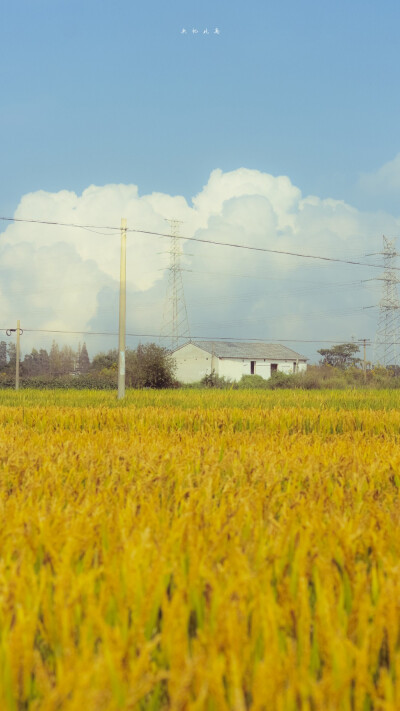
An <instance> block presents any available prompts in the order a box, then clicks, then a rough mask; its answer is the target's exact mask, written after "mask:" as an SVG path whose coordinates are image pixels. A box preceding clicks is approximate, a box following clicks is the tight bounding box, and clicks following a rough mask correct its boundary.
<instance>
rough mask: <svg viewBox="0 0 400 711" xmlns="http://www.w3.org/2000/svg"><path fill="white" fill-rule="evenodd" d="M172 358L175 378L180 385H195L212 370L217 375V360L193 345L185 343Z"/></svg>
mask: <svg viewBox="0 0 400 711" xmlns="http://www.w3.org/2000/svg"><path fill="white" fill-rule="evenodd" d="M173 357H174V360H175V363H176V371H175V377H176V379H177V380H180V382H181V383H196V382H198V381H199V380H201V379H202V378H204V376H205V375H209V374H210V373H211V369H212V368H213V369H214V372H216V373H218V358H215V357H213V356H212V355H211V353H206V352H205V351H203V350H201V348H198V347H197V346H195V345H194V344H193V343H187V344H186V346H183V347H182V348H180V349H179V350H178V351H176V352H175V353H174V354H173Z"/></svg>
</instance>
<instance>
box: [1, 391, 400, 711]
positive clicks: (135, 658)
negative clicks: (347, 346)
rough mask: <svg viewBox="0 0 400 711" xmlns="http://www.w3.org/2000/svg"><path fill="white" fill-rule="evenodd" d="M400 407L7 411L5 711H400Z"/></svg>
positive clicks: (186, 399)
mask: <svg viewBox="0 0 400 711" xmlns="http://www.w3.org/2000/svg"><path fill="white" fill-rule="evenodd" d="M399 445H400V394H397V393H396V392H392V393H390V392H384V391H379V392H377V391H376V392H360V391H358V392H328V391H326V392H322V391H320V392H317V393H309V392H295V391H284V392H277V391H265V392H255V393H254V392H244V391H221V392H212V391H176V392H175V391H173V392H151V391H143V392H131V393H129V394H128V397H127V398H126V401H125V402H124V404H123V405H119V404H117V402H116V399H115V395H114V394H110V393H89V392H71V391H69V392H64V393H63V392H55V391H51V392H42V393H34V392H29V391H21V392H19V393H17V394H16V393H14V392H7V391H2V392H0V462H1V477H0V517H1V518H0V520H1V525H0V709H1V711H3V710H4V711H22V710H24V711H25V710H29V711H39V710H40V711H114V710H115V711H117V710H119V709H130V710H132V711H134V710H135V711H136V710H137V711H159V710H163V711H172V710H173V711H203V710H204V711H245V710H247V709H251V711H295V710H296V711H297V710H301V711H333V710H340V711H341V710H343V711H371V710H372V709H374V711H376V710H379V711H391V710H393V711H398V710H399V709H400V525H399V524H400V508H399V487H400V446H399Z"/></svg>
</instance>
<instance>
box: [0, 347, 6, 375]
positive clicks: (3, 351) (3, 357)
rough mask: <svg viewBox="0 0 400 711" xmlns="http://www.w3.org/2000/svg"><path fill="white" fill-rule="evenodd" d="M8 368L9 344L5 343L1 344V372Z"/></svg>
mask: <svg viewBox="0 0 400 711" xmlns="http://www.w3.org/2000/svg"><path fill="white" fill-rule="evenodd" d="M6 366H7V343H6V342H5V341H1V342H0V370H4V368H5V367H6Z"/></svg>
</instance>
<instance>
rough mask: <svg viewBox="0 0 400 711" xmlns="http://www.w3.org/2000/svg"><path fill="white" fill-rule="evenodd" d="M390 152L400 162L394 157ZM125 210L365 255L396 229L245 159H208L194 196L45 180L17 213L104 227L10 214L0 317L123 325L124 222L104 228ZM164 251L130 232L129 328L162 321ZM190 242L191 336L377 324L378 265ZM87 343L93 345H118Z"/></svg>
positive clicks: (367, 328) (203, 228)
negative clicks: (76, 188)
mask: <svg viewBox="0 0 400 711" xmlns="http://www.w3.org/2000/svg"><path fill="white" fill-rule="evenodd" d="M396 161H398V166H399V167H400V156H398V157H397V159H396ZM393 163H394V161H393ZM388 165H389V164H388ZM396 165H397V164H396ZM384 168H385V166H384ZM382 171H383V169H382ZM392 172H393V174H394V172H395V171H392ZM389 173H390V171H387V173H385V171H383V172H382V176H383V177H382V176H381V180H382V181H384V180H389V177H387V176H388V175H389ZM385 176H386V177H385ZM398 179H399V182H400V170H399V172H398ZM121 216H122V217H126V218H127V221H128V227H129V228H137V229H142V230H147V231H149V232H161V233H165V232H168V231H169V223H168V221H167V220H168V219H171V218H174V219H177V220H180V221H181V222H182V225H181V228H180V229H181V233H182V234H183V235H185V236H186V237H196V238H200V239H205V240H214V241H218V242H222V243H241V244H246V245H251V246H254V247H263V248H267V249H271V250H274V249H275V250H284V251H289V252H290V251H291V252H302V253H310V254H321V255H327V256H332V257H342V258H344V259H351V258H358V259H361V261H365V259H364V256H363V255H365V254H366V253H368V252H377V251H379V249H380V246H381V235H382V233H384V232H386V233H389V234H391V233H395V232H397V231H398V228H399V221H398V220H397V219H396V218H395V217H393V216H391V215H387V214H386V215H382V214H373V213H366V212H361V211H359V210H357V209H355V208H354V207H352V206H351V205H348V204H346V203H345V202H343V201H338V200H332V199H325V200H323V199H321V198H319V197H318V196H303V195H302V194H301V191H300V190H299V188H298V187H296V186H294V185H293V184H292V182H291V181H290V179H289V178H288V177H286V176H278V177H275V176H272V175H269V174H266V173H262V172H260V171H257V170H250V169H247V168H239V169H237V170H234V171H231V172H227V173H224V172H222V171H221V170H214V171H213V172H212V173H211V175H210V177H209V180H208V182H207V184H206V185H205V186H204V187H203V188H202V190H200V191H199V193H198V194H197V195H196V196H194V197H193V199H192V201H191V203H190V204H189V203H188V202H187V201H186V200H185V199H184V198H183V197H182V196H171V195H167V194H163V193H153V194H151V195H140V191H139V187H138V186H136V185H105V186H94V185H92V186H89V187H88V188H87V189H86V190H84V191H83V193H82V195H76V194H75V193H74V192H71V191H66V190H63V191H60V192H58V193H48V192H45V191H38V192H35V193H30V194H28V195H24V196H23V197H22V198H21V201H20V204H19V205H18V208H17V210H16V213H15V217H16V218H19V219H22V220H24V219H29V220H46V221H48V222H63V223H68V224H75V225H89V226H90V225H91V226H97V227H98V228H95V227H93V228H91V229H89V230H83V229H79V228H73V227H61V226H58V225H41V224H35V223H24V222H14V223H11V224H10V225H9V226H8V227H7V228H6V229H5V230H4V232H3V233H2V235H1V242H0V257H1V269H0V297H1V306H0V312H1V318H0V327H3V326H4V327H9V326H10V325H12V324H13V323H15V321H16V319H17V318H20V319H21V322H22V323H23V325H25V327H26V328H37V329H39V328H40V329H48V330H52V329H54V330H57V329H59V330H70V331H80V330H90V331H109V330H112V331H115V330H116V327H117V323H118V281H119V231H118V229H116V230H114V231H109V230H106V229H104V226H112V227H116V228H118V226H119V224H120V220H121ZM168 250H169V242H168V240H167V239H163V238H159V237H155V236H152V235H145V234H140V233H130V234H129V237H128V250H127V289H128V317H127V327H128V331H131V332H136V333H138V332H140V333H159V332H160V329H161V325H162V314H163V309H164V301H165V294H166V289H167V277H166V267H167V266H168V260H169V254H168ZM183 250H184V258H183V260H182V265H183V268H184V271H183V278H184V285H185V293H186V299H187V303H188V313H189V320H190V327H191V331H192V334H193V335H205V336H214V337H217V336H233V337H245V338H250V337H260V338H271V339H272V338H278V339H279V338H281V339H282V338H297V339H299V338H304V339H307V338H308V339H311V338H316V339H319V338H321V339H323V338H332V339H339V340H341V339H344V338H349V337H350V336H351V335H355V336H356V337H373V335H374V330H375V320H374V319H376V314H374V313H373V312H371V311H369V312H368V311H367V310H363V306H370V305H371V302H372V301H375V302H376V303H377V302H378V300H379V293H378V290H377V288H376V287H377V286H378V287H379V282H377V283H375V286H374V283H373V282H364V283H363V282H362V280H363V279H368V278H371V277H373V276H375V275H377V272H376V270H375V271H372V270H370V269H369V268H368V267H367V268H361V267H351V266H346V265H338V264H335V263H333V262H318V261H313V260H301V259H296V258H294V257H288V256H283V255H276V254H275V255H274V254H265V253H262V252H252V251H243V250H239V249H232V248H226V247H217V246H212V245H210V244H201V243H198V242H183ZM371 314H372V315H371ZM38 339H39V336H34V335H32V336H30V339H27V340H25V341H24V343H25V348H27V347H28V345H29V346H30V345H31V344H32V343H34V344H35V345H36V346H40V345H41V343H40V342H39V341H38ZM86 340H88V339H86ZM90 344H92V352H93V349H94V350H96V349H97V348H98V347H99V345H100V346H101V347H103V348H105V347H112V346H113V345H115V344H114V343H111V342H110V341H109V340H108V341H104V342H103V341H102V342H100V341H96V342H95V341H94V340H92V341H90V342H88V346H89V347H90ZM94 344H95V345H94ZM317 347H318V346H317ZM305 349H306V348H305V347H303V348H300V347H299V350H303V351H304V350H305ZM308 352H310V351H308Z"/></svg>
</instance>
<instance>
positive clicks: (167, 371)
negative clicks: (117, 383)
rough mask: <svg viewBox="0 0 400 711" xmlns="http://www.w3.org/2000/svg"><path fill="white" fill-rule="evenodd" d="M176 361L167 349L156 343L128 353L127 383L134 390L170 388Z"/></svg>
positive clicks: (139, 347) (128, 350)
mask: <svg viewBox="0 0 400 711" xmlns="http://www.w3.org/2000/svg"><path fill="white" fill-rule="evenodd" d="M174 372H175V361H174V359H173V357H172V355H171V354H170V352H169V351H168V350H167V349H166V348H162V347H161V346H157V345H156V343H147V344H146V345H144V346H142V345H140V346H138V347H137V348H136V350H130V349H127V351H126V383H127V385H128V386H130V387H133V388H170V387H171V386H172V385H173V383H174Z"/></svg>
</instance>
